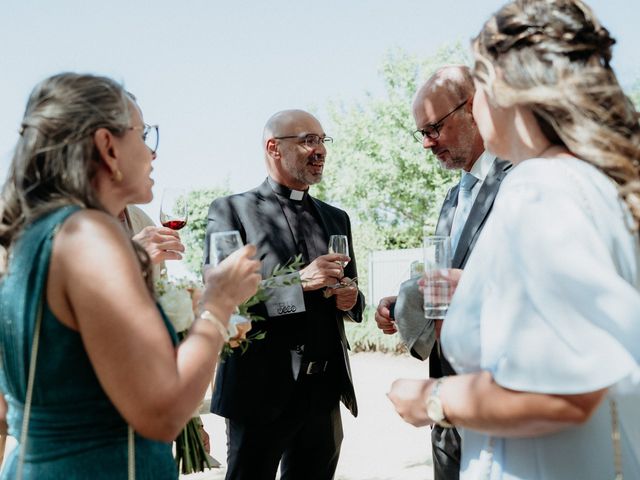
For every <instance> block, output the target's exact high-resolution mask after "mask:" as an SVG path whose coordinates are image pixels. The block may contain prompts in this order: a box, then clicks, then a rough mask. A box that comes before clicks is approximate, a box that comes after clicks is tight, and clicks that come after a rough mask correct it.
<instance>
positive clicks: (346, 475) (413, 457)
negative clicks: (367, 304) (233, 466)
mask: <svg viewBox="0 0 640 480" xmlns="http://www.w3.org/2000/svg"><path fill="white" fill-rule="evenodd" d="M351 366H352V369H353V376H354V380H355V388H356V394H357V396H358V405H359V409H360V413H359V415H358V418H355V419H354V418H353V417H352V416H351V414H350V413H349V412H348V411H347V410H345V409H344V408H343V410H342V421H343V426H344V442H343V443H342V453H341V456H340V463H339V464H338V470H337V474H336V480H431V479H432V478H433V473H432V467H431V445H430V441H429V433H430V431H429V429H427V428H420V429H418V428H414V427H412V426H410V425H408V424H406V423H404V422H403V421H402V420H401V419H400V417H399V416H398V415H397V414H396V413H395V411H394V410H393V408H392V406H391V403H390V402H389V400H388V399H387V397H386V396H385V393H386V392H387V391H388V389H389V386H390V385H391V382H392V381H393V380H394V379H396V378H398V377H415V378H419V377H425V376H426V375H427V372H428V366H427V363H426V362H419V361H417V360H415V359H413V358H410V357H408V356H392V355H384V354H380V353H359V354H356V355H353V356H352V357H351ZM203 420H204V423H205V428H206V429H207V431H208V432H210V434H212V435H211V436H212V438H211V445H212V450H213V454H214V457H216V458H217V459H218V460H220V461H221V462H222V465H223V467H222V468H219V469H216V470H210V471H208V472H204V473H201V474H194V475H183V476H182V477H181V478H182V479H184V480H222V479H224V474H225V468H224V465H225V463H226V445H225V441H226V439H225V434H224V431H225V427H224V420H223V419H221V418H220V417H217V416H215V415H212V414H208V415H204V416H203Z"/></svg>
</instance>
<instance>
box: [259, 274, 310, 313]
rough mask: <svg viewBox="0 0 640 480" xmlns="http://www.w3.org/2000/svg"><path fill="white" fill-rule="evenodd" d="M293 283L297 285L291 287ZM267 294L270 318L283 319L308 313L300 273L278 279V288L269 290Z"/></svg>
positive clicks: (266, 303) (266, 301) (266, 302)
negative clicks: (296, 314) (284, 316)
mask: <svg viewBox="0 0 640 480" xmlns="http://www.w3.org/2000/svg"><path fill="white" fill-rule="evenodd" d="M296 279H297V280H296ZM292 282H295V283H294V284H293V285H290V284H291V283H292ZM266 292H267V295H269V298H268V299H267V300H265V302H264V303H265V305H266V306H267V313H268V314H269V316H270V317H281V316H283V315H291V314H292V313H301V312H304V311H306V309H305V306H304V295H303V293H302V285H301V284H300V274H299V273H298V272H294V273H290V274H289V275H282V276H279V277H276V286H274V287H273V288H269V289H267V291H266Z"/></svg>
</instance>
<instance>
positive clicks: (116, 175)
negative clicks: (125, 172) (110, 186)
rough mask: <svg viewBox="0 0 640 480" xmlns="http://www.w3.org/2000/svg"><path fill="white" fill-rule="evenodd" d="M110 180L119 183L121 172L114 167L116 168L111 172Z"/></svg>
mask: <svg viewBox="0 0 640 480" xmlns="http://www.w3.org/2000/svg"><path fill="white" fill-rule="evenodd" d="M111 180H113V181H114V182H116V183H120V182H121V181H122V172H121V171H120V170H119V169H117V168H116V170H115V171H114V172H113V173H112V174H111Z"/></svg>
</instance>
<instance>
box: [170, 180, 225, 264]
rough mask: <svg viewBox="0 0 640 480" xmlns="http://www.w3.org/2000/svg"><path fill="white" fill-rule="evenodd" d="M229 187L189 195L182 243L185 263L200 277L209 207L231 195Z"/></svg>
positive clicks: (197, 191) (202, 190)
mask: <svg viewBox="0 0 640 480" xmlns="http://www.w3.org/2000/svg"><path fill="white" fill-rule="evenodd" d="M230 193H231V191H230V190H229V187H228V186H227V185H223V186H221V187H214V188H202V189H198V190H192V191H191V192H189V194H188V199H189V222H188V223H187V227H186V228H185V230H183V231H182V232H180V233H181V235H180V236H181V238H182V243H184V245H185V247H186V252H185V261H186V264H187V266H188V268H189V270H191V271H192V272H194V273H196V275H198V276H199V274H200V270H201V268H202V248H203V245H204V236H205V233H206V231H207V213H208V212H209V205H210V204H211V202H213V201H214V200H215V199H216V198H218V197H223V196H225V195H229V194H230Z"/></svg>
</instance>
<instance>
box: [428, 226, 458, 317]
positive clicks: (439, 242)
mask: <svg viewBox="0 0 640 480" xmlns="http://www.w3.org/2000/svg"><path fill="white" fill-rule="evenodd" d="M450 268H451V240H450V238H449V237H445V236H430V237H425V238H424V316H425V318H427V319H433V320H442V319H443V318H444V317H445V315H446V314H447V309H448V308H449V303H450V302H451V295H452V293H453V292H452V289H451V285H450V284H449V280H448V270H449V269H450Z"/></svg>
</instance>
